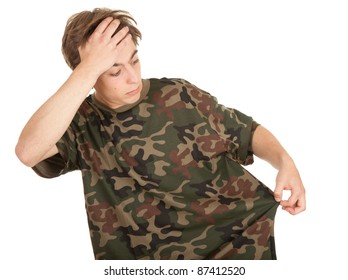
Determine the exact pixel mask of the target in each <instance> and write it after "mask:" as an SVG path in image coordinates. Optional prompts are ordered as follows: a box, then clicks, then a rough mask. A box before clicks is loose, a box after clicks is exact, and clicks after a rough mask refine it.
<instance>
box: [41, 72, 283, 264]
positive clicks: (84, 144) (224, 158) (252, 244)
mask: <svg viewBox="0 0 348 280" xmlns="http://www.w3.org/2000/svg"><path fill="white" fill-rule="evenodd" d="M256 126H257V123H256V122H255V121H253V119H252V118H251V117H248V116H246V115H244V114H242V113H241V112H239V111H237V110H234V109H230V108H226V107H224V106H222V105H220V104H218V103H217V101H216V99H215V98H214V97H212V96H211V95H210V94H208V93H207V92H205V91H202V90H200V89H199V88H197V87H195V86H194V85H192V84H190V83H189V82H187V81H185V80H181V79H167V78H163V79H147V80H145V79H144V80H143V90H142V92H141V98H140V100H139V101H138V102H136V103H135V104H132V105H126V106H123V107H120V108H118V109H110V108H108V107H106V106H105V105H103V104H102V103H100V102H99V101H98V100H96V98H95V96H94V94H91V95H89V96H88V97H87V98H86V99H85V101H84V102H83V103H82V105H81V107H80V108H79V110H78V112H77V113H76V115H75V117H74V119H73V121H72V123H71V125H70V126H69V128H68V129H67V131H66V133H65V134H64V135H63V137H62V138H61V140H60V141H59V142H58V143H57V147H58V150H59V154H57V155H55V156H53V157H51V158H49V159H47V160H45V161H43V162H41V163H39V164H38V165H37V166H35V167H34V170H35V171H36V172H37V173H38V174H39V175H41V176H43V177H55V176H58V175H61V174H64V173H66V172H69V171H73V170H80V171H81V172H82V178H83V185H84V193H85V203H86V212H87V216H88V222H89V229H90V236H91V240H92V244H93V250H94V254H95V258H96V259H275V258H276V255H275V245H274V237H273V229H274V217H275V213H276V209H277V207H278V203H277V202H276V201H275V200H274V198H273V193H272V191H271V190H270V189H268V188H267V187H266V186H264V185H263V184H262V183H261V182H260V181H259V180H257V179H256V178H255V177H254V176H252V175H251V174H250V173H249V172H248V171H247V170H245V169H244V168H243V167H242V165H247V164H251V163H252V162H253V154H252V151H251V139H252V135H253V131H254V130H255V128H256Z"/></svg>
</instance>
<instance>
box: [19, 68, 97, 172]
mask: <svg viewBox="0 0 348 280" xmlns="http://www.w3.org/2000/svg"><path fill="white" fill-rule="evenodd" d="M94 77H95V76H94V75H93V74H92V73H88V72H87V71H86V70H84V69H82V70H81V69H79V68H76V69H75V71H74V72H73V73H72V74H71V75H70V77H69V78H68V79H67V81H66V82H65V83H64V84H63V85H62V86H61V87H60V88H59V89H58V91H57V92H56V93H55V94H54V95H52V96H51V97H50V98H49V99H48V100H47V101H46V102H45V103H44V104H43V105H42V106H41V107H40V108H39V109H38V110H37V111H36V112H35V113H34V115H33V116H32V117H31V118H30V119H29V121H28V123H27V124H26V125H25V127H24V128H23V130H22V133H21V135H20V137H19V140H18V143H17V146H16V154H17V156H18V158H19V159H20V160H21V161H22V162H23V163H24V164H25V165H27V166H34V165H35V164H37V163H38V162H40V161H41V160H42V159H43V157H44V156H45V155H46V154H47V152H48V151H49V150H50V149H51V148H52V147H53V146H54V145H56V143H57V142H58V140H59V139H60V138H61V137H62V135H63V134H64V132H65V131H66V129H67V128H68V126H69V124H70V122H71V121H72V119H73V117H74V115H75V113H76V111H77V110H78V108H79V106H80V105H81V103H82V102H83V100H84V99H85V97H86V95H87V94H88V93H89V91H90V89H91V88H92V87H93V85H94V83H95V78H94Z"/></svg>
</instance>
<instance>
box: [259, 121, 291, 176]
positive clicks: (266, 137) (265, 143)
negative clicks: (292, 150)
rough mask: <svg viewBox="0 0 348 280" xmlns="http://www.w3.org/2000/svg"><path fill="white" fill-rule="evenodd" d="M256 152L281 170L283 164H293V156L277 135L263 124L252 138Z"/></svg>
mask: <svg viewBox="0 0 348 280" xmlns="http://www.w3.org/2000/svg"><path fill="white" fill-rule="evenodd" d="M252 149H253V152H254V154H255V155H256V156H257V157H259V158H261V159H263V160H265V161H267V162H268V163H270V164H271V165H272V166H273V167H274V168H276V169H277V170H280V169H281V168H282V166H284V165H287V164H293V161H292V158H291V157H290V155H289V154H288V153H287V151H286V150H285V149H284V148H283V146H282V145H281V144H280V142H279V141H278V140H277V139H276V137H275V136H274V135H273V134H272V133H271V132H270V131H268V130H267V129H266V128H265V127H263V126H261V125H260V126H258V127H257V128H256V130H255V132H254V136H253V140H252Z"/></svg>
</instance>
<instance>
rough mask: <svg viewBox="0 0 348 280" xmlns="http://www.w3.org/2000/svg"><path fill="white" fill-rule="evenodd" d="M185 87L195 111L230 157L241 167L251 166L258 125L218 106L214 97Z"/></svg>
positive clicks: (226, 108) (191, 87)
mask: <svg viewBox="0 0 348 280" xmlns="http://www.w3.org/2000/svg"><path fill="white" fill-rule="evenodd" d="M187 87H188V90H189V92H190V95H191V97H192V98H193V100H194V102H195V103H196V108H197V110H198V111H199V112H200V114H201V115H202V116H204V117H205V118H206V119H207V120H208V122H209V123H210V126H211V127H212V128H213V129H214V131H215V132H216V133H217V134H218V135H219V136H220V137H221V138H223V139H224V141H225V143H226V145H227V151H228V153H229V155H230V157H231V158H232V159H233V160H235V161H237V162H238V163H240V164H243V165H248V164H252V163H253V162H254V158H253V152H252V148H251V147H252V137H253V134H254V131H255V129H256V127H257V126H258V125H259V124H258V123H257V122H256V121H254V120H253V118H252V117H250V116H248V115H246V114H244V113H242V112H240V111H238V110H236V109H232V108H228V107H225V106H224V105H221V104H219V103H218V101H217V99H216V98H215V97H214V96H212V95H210V94H209V93H207V92H205V91H203V90H200V89H199V88H197V87H195V86H194V85H192V84H190V83H188V86H187Z"/></svg>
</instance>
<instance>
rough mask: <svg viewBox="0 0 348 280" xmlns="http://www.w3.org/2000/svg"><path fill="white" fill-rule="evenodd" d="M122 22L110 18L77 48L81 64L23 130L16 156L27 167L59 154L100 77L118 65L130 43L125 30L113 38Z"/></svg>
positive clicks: (128, 35)
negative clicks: (76, 115)
mask: <svg viewBox="0 0 348 280" xmlns="http://www.w3.org/2000/svg"><path fill="white" fill-rule="evenodd" d="M119 23H120V22H119V21H118V20H115V19H113V18H111V17H109V18H106V19H104V20H103V21H102V22H101V23H100V24H99V25H98V26H97V28H96V29H95V31H94V32H93V33H92V35H91V36H90V37H89V39H88V40H87V42H86V44H85V45H83V46H81V47H79V49H78V51H79V54H80V58H81V62H80V64H79V65H78V66H77V67H76V68H75V69H74V71H73V72H72V74H71V75H70V76H69V78H68V79H67V80H66V82H65V83H64V84H63V85H62V86H61V87H60V88H59V89H58V91H57V92H56V93H55V94H54V95H52V96H51V97H50V98H49V99H48V100H47V101H46V102H45V103H44V104H43V105H42V106H41V107H40V108H39V109H38V110H37V111H36V112H35V113H34V115H33V116H32V117H31V118H30V119H29V121H28V122H27V124H26V125H25V127H24V128H23V130H22V133H21V135H20V136H19V139H18V143H17V146H16V155H17V157H18V158H19V159H20V160H21V161H22V162H23V163H24V164H25V165H27V166H29V167H33V166H35V165H36V164H38V163H39V162H41V161H42V160H44V159H46V158H49V157H51V156H53V155H54V154H56V153H57V152H58V148H57V147H56V143H57V142H58V141H59V139H60V138H61V137H62V136H63V134H64V133H65V131H66V130H67V128H68V126H69V125H70V123H71V121H72V119H73V118H74V116H75V114H76V112H77V110H78V108H79V107H80V105H81V104H82V102H83V101H84V99H85V98H86V96H87V95H88V93H89V92H90V90H91V89H92V88H93V86H94V85H95V83H96V81H97V79H98V77H99V76H100V75H101V74H102V73H104V72H105V71H106V70H108V69H109V68H110V67H111V66H112V65H113V64H114V63H115V61H116V60H117V57H118V55H119V53H120V51H122V49H123V48H124V47H125V46H126V45H127V44H128V43H129V42H131V35H130V34H129V33H128V31H129V30H128V28H126V27H125V28H122V29H121V30H120V31H118V32H117V33H116V34H115V35H113V34H114V33H115V31H116V29H117V27H118V26H119Z"/></svg>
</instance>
